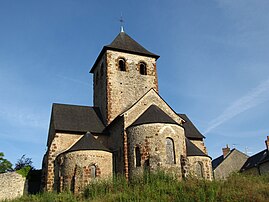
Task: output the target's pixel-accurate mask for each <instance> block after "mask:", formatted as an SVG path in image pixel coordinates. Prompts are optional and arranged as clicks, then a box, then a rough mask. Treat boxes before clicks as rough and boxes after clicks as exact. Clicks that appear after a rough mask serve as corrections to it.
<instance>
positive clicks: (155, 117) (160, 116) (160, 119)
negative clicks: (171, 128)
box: [131, 105, 178, 126]
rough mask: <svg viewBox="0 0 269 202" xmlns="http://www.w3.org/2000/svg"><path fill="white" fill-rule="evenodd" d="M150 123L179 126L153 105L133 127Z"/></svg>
mask: <svg viewBox="0 0 269 202" xmlns="http://www.w3.org/2000/svg"><path fill="white" fill-rule="evenodd" d="M148 123H171V124H177V125H178V123H177V122H175V121H174V120H173V119H172V118H171V117H170V116H168V115H167V114H166V113H165V112H164V111H163V110H161V109H160V108H159V107H157V106H156V105H151V106H150V107H149V108H148V109H147V110H146V111H145V112H144V113H143V114H142V115H141V116H140V117H139V118H138V119H137V120H136V121H135V122H134V123H133V124H132V125H131V126H135V125H141V124H148Z"/></svg>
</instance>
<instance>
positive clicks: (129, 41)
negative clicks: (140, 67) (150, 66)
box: [105, 32, 159, 58]
mask: <svg viewBox="0 0 269 202" xmlns="http://www.w3.org/2000/svg"><path fill="white" fill-rule="evenodd" d="M105 47H107V48H112V49H118V50H122V51H130V52H133V53H137V54H142V55H148V56H153V57H155V58H159V56H158V55H156V54H154V53H152V52H150V51H148V50H147V49H146V48H144V47H143V46H142V45H141V44H139V43H138V42H137V41H136V40H134V39H133V38H132V37H130V36H129V35H128V34H127V33H126V32H120V33H119V34H118V35H117V36H116V38H115V39H114V40H113V41H112V42H111V43H110V44H109V45H106V46H105Z"/></svg>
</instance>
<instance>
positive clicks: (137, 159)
mask: <svg viewBox="0 0 269 202" xmlns="http://www.w3.org/2000/svg"><path fill="white" fill-rule="evenodd" d="M135 165H136V167H140V166H141V153H140V148H139V147H138V146H136V147H135Z"/></svg>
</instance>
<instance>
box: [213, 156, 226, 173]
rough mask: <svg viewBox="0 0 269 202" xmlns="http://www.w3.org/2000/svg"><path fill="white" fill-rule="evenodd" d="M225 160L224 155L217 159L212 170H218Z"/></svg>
mask: <svg viewBox="0 0 269 202" xmlns="http://www.w3.org/2000/svg"><path fill="white" fill-rule="evenodd" d="M223 160H224V158H223V155H221V156H219V157H218V158H215V159H214V160H213V161H212V168H213V170H215V168H217V167H218V166H219V164H221V162H222V161H223Z"/></svg>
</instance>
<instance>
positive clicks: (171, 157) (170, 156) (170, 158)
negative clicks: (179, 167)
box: [166, 137, 176, 164]
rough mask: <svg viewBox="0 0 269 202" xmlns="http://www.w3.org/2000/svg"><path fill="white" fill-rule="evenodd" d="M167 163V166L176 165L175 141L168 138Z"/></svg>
mask: <svg viewBox="0 0 269 202" xmlns="http://www.w3.org/2000/svg"><path fill="white" fill-rule="evenodd" d="M166 163H167V164H175V163H176V159H175V147H174V141H173V139H172V138H169V137H168V138H166Z"/></svg>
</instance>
